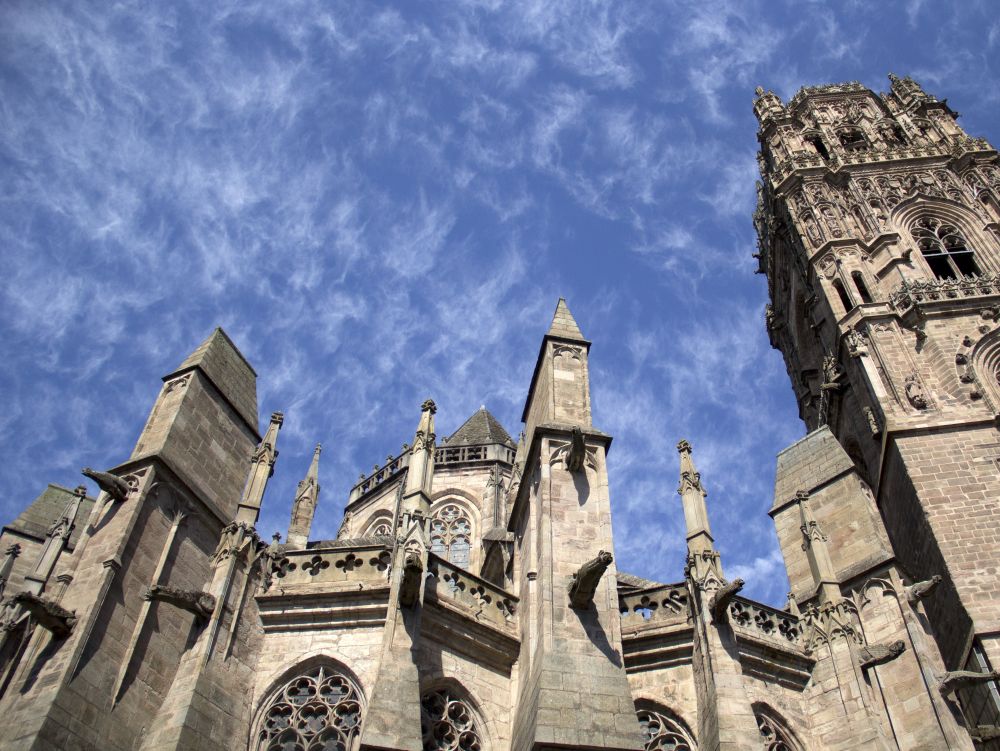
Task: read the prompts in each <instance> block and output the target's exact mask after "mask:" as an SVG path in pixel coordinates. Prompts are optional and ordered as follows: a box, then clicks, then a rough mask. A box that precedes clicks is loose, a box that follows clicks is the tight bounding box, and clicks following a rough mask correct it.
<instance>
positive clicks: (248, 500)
mask: <svg viewBox="0 0 1000 751" xmlns="http://www.w3.org/2000/svg"><path fill="white" fill-rule="evenodd" d="M284 421H285V416H284V415H283V414H281V412H274V413H272V414H271V423H270V425H268V426H267V432H266V433H265V434H264V438H263V440H261V442H260V444H259V445H258V446H257V449H256V450H255V451H254V452H253V456H252V457H251V458H250V474H249V476H248V477H247V484H246V487H244V489H243V497H242V498H240V505H239V508H238V509H237V510H236V519H235V521H236V522H237V523H242V524H248V525H250V526H253V525H254V524H256V523H257V516H258V515H259V514H260V503H261V501H262V500H263V498H264V490H265V489H266V488H267V481H268V479H270V477H271V475H273V474H274V463H275V461H277V459H278V449H277V445H278V431H279V430H281V425H282V423H283V422H284Z"/></svg>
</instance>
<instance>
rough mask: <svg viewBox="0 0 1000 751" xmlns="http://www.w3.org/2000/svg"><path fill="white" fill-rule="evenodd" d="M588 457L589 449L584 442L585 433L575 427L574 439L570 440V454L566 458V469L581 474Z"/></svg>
mask: <svg viewBox="0 0 1000 751" xmlns="http://www.w3.org/2000/svg"><path fill="white" fill-rule="evenodd" d="M586 457H587V447H586V444H585V443H584V440H583V431H582V430H580V428H578V427H576V426H574V427H573V437H572V438H571V439H570V444H569V454H568V455H567V456H566V469H568V470H569V471H570V472H579V471H580V470H581V469H583V460H584V459H586Z"/></svg>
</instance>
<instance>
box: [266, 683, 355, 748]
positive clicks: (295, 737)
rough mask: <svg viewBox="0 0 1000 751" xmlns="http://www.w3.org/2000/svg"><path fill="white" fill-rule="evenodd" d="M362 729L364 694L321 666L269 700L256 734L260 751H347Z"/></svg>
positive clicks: (287, 684) (288, 685)
mask: <svg viewBox="0 0 1000 751" xmlns="http://www.w3.org/2000/svg"><path fill="white" fill-rule="evenodd" d="M360 726H361V691H360V690H359V689H358V687H357V686H355V685H354V683H353V682H352V681H351V680H350V679H349V678H348V677H347V676H345V675H343V674H341V673H340V672H338V671H336V670H335V669H333V668H331V667H328V666H322V665H321V666H319V667H316V668H313V669H312V670H309V671H307V672H304V673H302V674H300V675H297V676H295V677H294V678H292V679H291V680H290V681H288V682H287V683H286V684H285V685H283V686H282V687H281V688H280V689H278V690H277V691H276V692H275V693H274V695H273V697H272V698H271V700H270V702H269V704H268V706H267V708H266V709H265V710H264V712H263V716H262V718H261V721H260V729H259V730H258V731H257V745H256V747H255V748H256V750H257V751H345V750H346V749H349V748H352V745H351V744H352V741H353V739H354V738H356V737H357V735H358V731H359V728H360Z"/></svg>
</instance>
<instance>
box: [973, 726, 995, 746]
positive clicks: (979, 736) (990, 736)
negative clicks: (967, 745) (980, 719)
mask: <svg viewBox="0 0 1000 751" xmlns="http://www.w3.org/2000/svg"><path fill="white" fill-rule="evenodd" d="M969 735H971V736H972V740H974V741H979V742H980V743H986V741H993V740H996V739H997V738H1000V727H997V726H996V725H977V726H976V728H975V730H970V731H969Z"/></svg>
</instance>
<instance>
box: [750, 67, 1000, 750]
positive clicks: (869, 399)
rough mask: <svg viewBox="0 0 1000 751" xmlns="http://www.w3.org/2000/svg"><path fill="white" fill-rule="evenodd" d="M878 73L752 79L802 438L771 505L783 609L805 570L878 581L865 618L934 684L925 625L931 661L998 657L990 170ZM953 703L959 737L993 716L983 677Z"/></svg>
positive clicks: (949, 121) (808, 578) (978, 667)
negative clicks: (934, 655)
mask: <svg viewBox="0 0 1000 751" xmlns="http://www.w3.org/2000/svg"><path fill="white" fill-rule="evenodd" d="M889 79H890V90H889V92H888V93H886V94H877V93H875V92H873V91H870V90H869V89H867V88H865V87H864V86H862V85H861V84H858V83H848V84H842V85H834V86H818V87H808V88H804V89H802V90H801V91H800V92H799V93H798V94H796V95H795V96H794V97H793V98H792V99H791V100H790V101H789V102H788V103H787V104H785V103H783V102H782V101H781V100H780V99H779V98H778V97H777V96H776V95H775V94H774V93H772V92H764V91H763V90H762V89H758V90H757V97H756V99H755V102H754V111H755V113H756V115H757V118H758V120H759V122H760V130H759V135H758V138H759V141H760V154H759V157H758V159H759V164H760V171H761V182H760V183H759V184H758V208H757V212H756V214H755V224H756V228H757V232H758V237H759V254H758V255H757V256H756V257H757V259H758V261H759V272H760V273H763V274H765V275H766V277H767V285H768V294H769V297H770V303H769V304H768V306H767V309H766V313H765V315H766V322H767V330H768V334H769V336H770V339H771V344H772V345H773V346H774V347H775V348H777V349H778V350H780V351H781V353H782V355H783V357H784V360H785V365H786V368H787V370H788V375H789V377H790V379H791V382H792V387H793V389H794V391H795V396H796V399H797V401H798V405H799V413H800V416H801V418H802V419H803V420H804V421H805V423H806V426H807V427H808V429H809V430H810V431H811V432H810V433H809V434H808V435H807V436H806V438H804V439H803V440H802V441H800V442H798V443H797V444H795V445H793V446H791V447H789V448H788V449H786V451H784V452H782V454H781V455H780V456H779V459H778V477H777V487H776V492H775V500H774V506H773V507H772V510H771V514H772V516H773V517H774V519H775V523H776V525H777V528H778V535H779V539H780V540H781V545H782V549H783V552H784V555H785V560H786V563H787V566H788V571H789V578H790V581H791V585H792V597H793V598H794V599H795V600H797V601H798V603H799V605H800V607H801V605H802V603H803V602H805V601H807V600H810V598H814V599H815V597H816V595H815V589H816V586H817V584H816V583H817V582H820V583H819V585H818V586H820V588H824V587H825V588H828V589H830V590H831V591H832V592H833V594H835V595H836V594H838V592H846V593H850V592H854V593H857V592H858V591H859V589H858V588H859V587H867V586H868V584H866V582H876V583H875V584H872V585H871V586H870V587H868V590H867V593H866V594H863V595H862V597H861V598H860V600H859V601H860V602H862V603H863V608H862V610H864V609H865V608H867V609H869V610H870V609H873V608H874V609H875V610H878V609H879V608H884V607H885V602H884V601H886V600H888V599H890V598H883V597H878V598H877V599H876V597H875V595H874V594H873V592H874V591H875V590H876V589H877V588H878V587H882V585H881V584H878V583H877V580H879V579H881V580H883V581H884V582H885V584H886V585H888V586H889V587H890V588H891V589H892V590H893V591H894V592H895V593H896V597H895V598H891V599H897V598H898V597H900V596H901V597H902V598H903V600H904V601H905V602H904V604H903V605H902V609H901V611H900V612H901V613H902V616H903V617H902V618H900V617H899V615H898V614H895V613H892V614H890V613H889V611H890V610H894V608H888V609H886V610H885V613H884V614H883V615H882V616H879V617H878V618H877V619H876V620H877V621H878V622H879V624H880V625H879V628H880V629H882V630H883V633H884V638H886V639H896V638H899V639H901V640H903V641H905V642H906V643H907V644H908V645H909V646H911V647H912V648H913V650H912V651H914V652H915V653H916V654H917V657H918V659H919V660H920V661H921V665H920V667H921V670H922V671H923V673H924V676H925V679H926V680H933V678H932V677H929V676H932V674H933V673H934V672H935V671H934V670H933V669H931V663H932V662H933V660H932V659H931V658H930V657H927V656H922V655H921V652H920V650H921V646H920V643H921V642H923V641H928V640H929V639H931V638H933V640H934V641H936V644H937V648H938V649H939V650H940V654H941V657H942V658H943V661H944V667H946V668H947V669H948V670H952V671H954V670H967V671H975V672H987V671H990V670H992V669H993V667H997V666H1000V637H998V627H1000V591H998V586H997V584H998V579H997V574H998V572H1000V545H998V542H1000V532H998V530H1000V506H998V505H997V503H996V499H997V497H998V496H1000V473H998V468H1000V433H998V430H997V419H998V417H1000V273H998V272H1000V223H998V222H1000V165H998V155H997V152H996V151H995V150H994V149H993V148H992V147H991V146H990V144H989V143H987V142H986V141H985V140H984V139H982V138H974V137H970V136H969V135H967V134H966V133H965V132H964V131H963V129H962V128H961V127H960V126H959V125H958V123H957V122H956V118H957V116H958V115H957V113H956V112H954V111H953V110H952V109H951V108H950V107H949V106H948V103H947V100H939V99H937V98H935V97H934V96H932V95H930V94H928V93H926V92H925V91H924V90H923V89H922V88H921V87H920V86H919V85H918V84H917V83H916V82H914V81H913V80H912V79H910V78H902V79H900V78H897V77H896V76H893V75H890V76H889ZM800 527H801V528H802V529H809V530H819V531H814V532H811V534H813V535H814V537H815V536H818V535H822V536H823V537H825V538H827V542H826V544H825V547H826V548H827V549H828V553H829V555H828V556H825V559H823V558H824V557H823V556H820V557H819V558H820V559H823V560H817V557H816V556H814V555H811V548H809V545H808V544H807V545H806V546H802V545H801V544H800V543H801V535H800V533H799V529H800ZM807 543H808V540H807ZM817 567H818V569H820V570H819V571H818V570H817ZM914 582H927V584H926V585H921V586H919V587H917V588H916V589H913V588H912V587H911V586H910V585H911V584H912V583H914ZM937 582H940V584H939V586H937V591H936V592H935V594H934V596H933V597H928V598H927V599H926V601H925V602H923V604H920V605H919V606H918V603H919V602H920V600H921V599H922V598H921V597H920V595H921V594H923V593H924V591H925V590H926V589H927V588H929V587H933V586H934V584H935V583H937ZM882 591H883V592H885V591H887V590H886V589H885V588H884V587H883V589H882ZM877 600H878V601H877ZM880 601H881V602H882V604H879V602H880ZM869 616H871V614H870V613H869ZM861 621H862V623H864V624H865V625H864V628H872V627H871V626H869V625H868V623H874V622H875V621H873V620H871V617H869V618H867V619H866V617H865V616H864V613H863V612H862V618H861ZM892 624H895V625H892ZM925 637H926V638H925ZM957 696H958V698H959V700H960V704H961V706H962V710H963V711H964V713H965V715H966V719H967V722H968V723H969V725H970V727H972V728H973V730H974V731H975V728H976V727H982V726H995V725H996V724H997V722H996V718H997V707H998V704H997V691H996V684H995V683H992V684H990V683H983V682H979V683H973V684H969V686H968V687H967V688H965V689H963V690H960V691H958V693H957ZM930 698H931V700H933V702H934V703H935V705H939V704H940V696H939V695H938V694H937V693H936V692H932V693H931V695H930ZM887 703H888V704H889V705H890V714H892V710H891V705H892V699H891V698H890V694H887ZM900 707H902V705H900ZM928 709H930V708H928ZM934 711H935V712H936V713H938V714H945V713H946V710H945V708H943V707H941V706H935V707H934ZM897 712H898V713H900V714H902V713H903V710H902V709H899V710H897ZM942 727H944V725H942ZM952 742H953V743H957V741H955V740H952ZM904 747H908V746H905V744H904ZM913 747H916V746H913Z"/></svg>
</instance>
